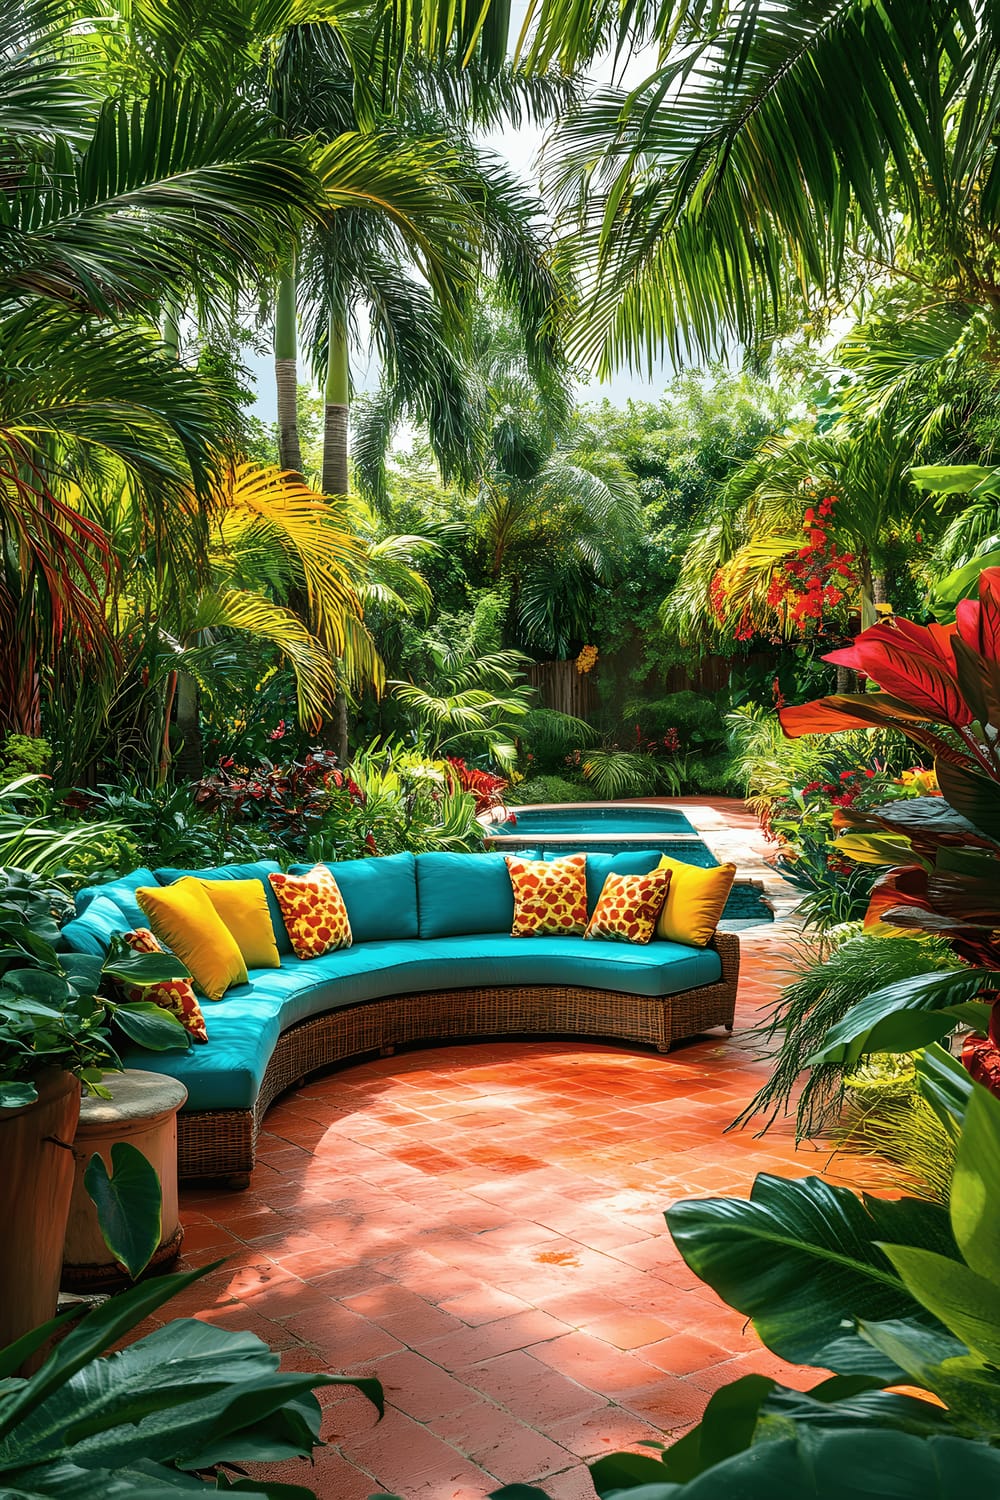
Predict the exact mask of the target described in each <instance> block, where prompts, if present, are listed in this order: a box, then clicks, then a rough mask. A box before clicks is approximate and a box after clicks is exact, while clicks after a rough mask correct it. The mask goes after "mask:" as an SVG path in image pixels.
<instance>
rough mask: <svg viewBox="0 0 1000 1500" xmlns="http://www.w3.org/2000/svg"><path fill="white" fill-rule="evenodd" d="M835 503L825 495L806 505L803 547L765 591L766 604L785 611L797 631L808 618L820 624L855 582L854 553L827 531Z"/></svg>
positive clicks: (831, 497)
mask: <svg viewBox="0 0 1000 1500" xmlns="http://www.w3.org/2000/svg"><path fill="white" fill-rule="evenodd" d="M836 505H837V501H836V498H835V497H834V496H833V495H828V496H827V497H826V499H824V500H821V501H820V502H819V505H818V506H816V507H813V506H809V508H808V510H807V511H806V513H805V516H804V517H803V521H802V529H803V531H804V532H805V533H806V543H805V546H803V547H800V548H799V549H798V551H797V552H793V553H790V554H789V556H788V557H786V558H785V559H784V562H783V563H782V565H781V567H780V568H779V569H776V570H775V573H774V576H773V577H772V579H771V583H770V587H769V588H768V591H767V602H768V604H769V605H770V606H771V607H772V609H777V610H782V609H783V610H785V611H787V616H788V619H789V620H790V622H791V623H792V624H793V625H794V626H795V628H796V629H797V630H798V631H799V633H800V634H804V633H805V631H806V629H807V628H808V625H809V623H810V621H813V622H815V623H816V624H817V625H818V624H820V623H821V622H822V620H823V618H824V615H825V614H826V613H827V612H828V611H829V610H831V609H835V608H836V607H837V605H839V604H842V603H843V601H844V590H845V588H847V587H850V586H851V585H852V584H856V583H857V575H856V574H855V572H854V567H853V563H854V554H853V553H851V552H841V551H840V550H839V549H838V547H837V544H836V543H835V542H834V541H833V540H832V539H831V537H830V536H829V534H828V531H827V528H828V527H829V526H830V524H831V523H832V521H833V514H834V510H835V509H836Z"/></svg>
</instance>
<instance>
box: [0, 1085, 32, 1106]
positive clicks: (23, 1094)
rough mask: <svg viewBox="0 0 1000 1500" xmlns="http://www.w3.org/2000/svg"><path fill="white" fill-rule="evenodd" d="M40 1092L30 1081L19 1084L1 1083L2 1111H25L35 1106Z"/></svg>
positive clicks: (0, 1100)
mask: <svg viewBox="0 0 1000 1500" xmlns="http://www.w3.org/2000/svg"><path fill="white" fill-rule="evenodd" d="M37 1098H38V1090H37V1089H36V1088H35V1085H34V1084H33V1083H32V1082H31V1080H30V1079H23V1080H22V1081H21V1082H19V1083H0V1109H24V1108H25V1106H26V1105H28V1104H34V1102H35V1100H36V1099H37Z"/></svg>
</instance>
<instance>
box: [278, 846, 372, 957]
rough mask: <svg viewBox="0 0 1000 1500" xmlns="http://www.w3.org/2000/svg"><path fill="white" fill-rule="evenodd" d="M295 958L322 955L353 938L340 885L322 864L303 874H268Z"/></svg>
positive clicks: (343, 946) (344, 945)
mask: <svg viewBox="0 0 1000 1500" xmlns="http://www.w3.org/2000/svg"><path fill="white" fill-rule="evenodd" d="M267 878H268V880H269V881H270V882H271V889H272V890H273V891H274V894H275V895H276V896H277V898H278V905H279V906H280V907H281V915H282V918H283V920H284V923H285V931H286V932H287V933H288V941H289V942H290V943H291V945H292V952H293V953H294V954H295V957H296V958H322V957H323V954H324V953H332V952H333V950H334V949H335V948H349V947H350V946H351V943H352V942H353V940H354V939H353V936H352V933H351V919H350V917H349V916H348V915H347V907H346V906H345V905H344V898H343V896H342V895H341V894H340V887H339V885H338V884H337V882H336V880H335V879H334V877H333V874H332V872H331V871H330V870H329V868H328V867H327V866H326V865H314V866H313V868H312V869H311V870H310V871H309V873H308V874H307V875H269V876H268V877H267Z"/></svg>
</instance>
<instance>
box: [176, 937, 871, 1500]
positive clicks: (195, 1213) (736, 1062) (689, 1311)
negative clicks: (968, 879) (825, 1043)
mask: <svg viewBox="0 0 1000 1500" xmlns="http://www.w3.org/2000/svg"><path fill="white" fill-rule="evenodd" d="M786 943H787V938H785V937H783V935H782V930H781V927H776V928H772V929H769V928H757V929H753V930H751V931H750V932H747V933H745V934H744V943H743V975H742V979H741V984H740V1004H739V1010H738V1017H737V1030H736V1033H735V1035H734V1036H733V1037H732V1038H731V1039H729V1040H725V1039H723V1038H721V1037H712V1038H708V1039H705V1040H702V1041H698V1042H695V1043H693V1044H691V1045H687V1046H684V1047H682V1048H679V1049H677V1050H676V1051H675V1052H673V1053H671V1054H670V1055H669V1056H666V1057H661V1056H659V1055H656V1054H653V1053H645V1052H636V1051H630V1050H628V1049H627V1048H624V1047H613V1046H600V1045H591V1044H587V1043H580V1042H571V1043H563V1042H524V1043H516V1042H515V1043H512V1042H505V1043H496V1044H489V1045H474V1046H450V1047H442V1048H435V1049H433V1050H425V1051H418V1052H410V1053H406V1054H403V1055H400V1056H397V1057H393V1058H387V1059H384V1060H380V1061H377V1062H370V1063H367V1064H364V1065H361V1066H355V1067H352V1068H350V1069H347V1070H345V1071H341V1072H338V1073H335V1074H332V1075H329V1076H327V1077H325V1078H323V1079H321V1080H318V1081H315V1082H312V1083H309V1084H308V1085H307V1086H306V1087H304V1088H302V1089H301V1090H300V1091H299V1092H298V1093H296V1094H294V1095H291V1096H290V1097H288V1098H287V1099H286V1100H285V1101H284V1102H282V1103H280V1104H278V1105H277V1106H276V1107H275V1108H274V1109H273V1110H272V1111H271V1112H270V1114H269V1115H268V1117H267V1128H266V1132H265V1134H264V1136H263V1139H262V1142H261V1146H262V1149H261V1153H260V1155H261V1164H260V1165H259V1166H258V1168H257V1170H256V1171H255V1173H254V1176H253V1182H252V1186H251V1188H250V1190H249V1191H247V1192H243V1193H229V1192H224V1191H220V1190H214V1189H207V1188H201V1189H194V1188H190V1189H187V1190H185V1191H184V1193H183V1195H182V1211H183V1221H184V1225H185V1231H186V1240H185V1248H184V1261H183V1263H182V1264H184V1265H187V1266H194V1265H204V1264H206V1263H207V1262H209V1261H214V1260H216V1259H219V1258H220V1257H223V1256H225V1257H226V1263H225V1265H224V1266H223V1267H222V1268H220V1269H218V1270H215V1271H213V1272H212V1273H211V1274H210V1275H209V1276H208V1277H207V1278H206V1279H204V1280H203V1281H201V1282H199V1283H198V1284H197V1285H196V1286H195V1287H194V1288H193V1289H192V1290H190V1291H189V1292H188V1293H187V1294H186V1295H185V1296H184V1297H182V1298H179V1299H178V1300H177V1301H176V1302H175V1303H173V1304H171V1308H170V1311H171V1313H172V1314H173V1315H179V1314H184V1315H191V1314H196V1315H197V1316H198V1317H200V1318H203V1319H205V1320H207V1321H209V1322H212V1323H215V1324H218V1325H219V1326H221V1327H226V1328H231V1329H249V1330H251V1331H252V1332H254V1333H257V1334H259V1335H260V1337H261V1338H263V1339H264V1340H266V1341H267V1342H268V1343H269V1344H270V1345H271V1347H272V1348H274V1349H276V1350H282V1351H284V1353H283V1359H284V1362H285V1364H286V1365H287V1367H288V1368H290V1369H296V1370H317V1371H319V1370H333V1371H346V1372H350V1373H352V1374H353V1373H364V1374H366V1375H370V1374H375V1375H377V1376H378V1377H379V1378H380V1379H381V1381H382V1383H383V1385H384V1387H385V1391H386V1397H387V1402H388V1406H387V1412H386V1416H385V1419H384V1420H383V1421H382V1422H381V1423H377V1422H376V1418H375V1412H374V1410H373V1408H372V1407H371V1406H369V1405H368V1403H367V1402H366V1401H365V1400H364V1399H363V1398H362V1397H361V1396H360V1395H358V1394H357V1393H356V1392H354V1391H351V1390H346V1389H342V1388H332V1389H330V1390H328V1391H325V1392H323V1393H321V1400H322V1401H323V1404H324V1406H325V1407H326V1420H325V1423H324V1433H323V1435H324V1437H325V1439H326V1441H327V1443H328V1445H329V1446H327V1447H325V1448H323V1449H321V1450H319V1452H318V1454H317V1458H316V1463H315V1467H313V1468H309V1467H308V1466H307V1465H306V1464H302V1465H301V1466H297V1465H294V1464H293V1465H290V1466H288V1465H285V1466H281V1468H280V1469H278V1470H275V1471H274V1477H275V1478H277V1477H279V1476H280V1477H282V1478H285V1479H287V1480H289V1481H293V1482H299V1483H305V1484H311V1485H312V1486H313V1488H314V1489H315V1491H316V1493H317V1495H319V1496H320V1497H322V1500H364V1497H366V1496H368V1495H370V1494H372V1493H374V1492H377V1491H384V1490H389V1491H394V1492H398V1493H399V1494H401V1495H403V1496H404V1497H405V1500H482V1497H484V1496H486V1495H487V1494H488V1493H489V1492H490V1491H491V1490H493V1489H496V1488H497V1487H498V1485H499V1484H500V1483H511V1482H513V1481H518V1480H519V1481H535V1482H539V1483H543V1484H544V1487H545V1488H546V1489H547V1491H548V1492H549V1494H550V1495H551V1496H553V1497H554V1500H582V1497H588V1500H590V1497H592V1496H593V1487H592V1485H591V1484H590V1481H589V1479H588V1477H587V1474H586V1469H585V1467H584V1461H585V1460H587V1459H592V1458H593V1457H595V1456H597V1455H599V1454H601V1453H604V1452H609V1451H613V1450H614V1449H616V1448H622V1447H632V1446H635V1445H636V1444H637V1443H639V1442H641V1441H642V1440H643V1439H649V1438H654V1439H655V1438H660V1437H662V1436H663V1435H664V1434H669V1435H672V1436H677V1435H679V1434H680V1433H681V1432H683V1431H684V1430H685V1429H686V1428H687V1427H689V1426H690V1425H691V1423H692V1422H693V1421H695V1420H696V1419H697V1417H698V1416H699V1414H700V1412H701V1411H702V1409H703V1407H704V1404H705V1401H706V1400H707V1397H708V1395H709V1393H710V1392H712V1391H713V1390H715V1389H716V1388H717V1387H718V1386H719V1385H721V1384H723V1383H724V1382H726V1381H728V1380H730V1379H733V1378H735V1377H736V1376H738V1375H740V1374H744V1373H747V1372H749V1371H750V1370H755V1371H759V1372H762V1373H766V1374H775V1375H781V1377H782V1378H783V1379H784V1380H786V1381H787V1382H788V1383H789V1384H792V1385H799V1384H809V1383H810V1382H811V1381H812V1380H813V1379H814V1378H815V1377H814V1375H813V1374H812V1372H806V1371H801V1370H797V1369H795V1368H793V1367H790V1366H786V1365H783V1364H782V1362H781V1361H779V1360H777V1359H776V1358H774V1356H772V1355H770V1354H768V1353H767V1352H766V1351H764V1350H762V1348H761V1346H760V1345H759V1343H758V1341H757V1340H756V1338H755V1336H754V1334H753V1333H752V1331H751V1330H749V1329H747V1328H745V1327H744V1325H743V1320H742V1319H741V1317H740V1316H739V1315H738V1314H737V1313H735V1312H733V1311H731V1310H730V1309H728V1308H727V1307H725V1306H724V1305H723V1304H722V1303H721V1302H719V1301H718V1299H717V1298H716V1297H715V1296H714V1294H713V1293H712V1292H710V1291H709V1290H708V1288H707V1287H705V1286H703V1285H702V1284H701V1283H699V1282H698V1281H697V1280H696V1279H695V1277H694V1276H693V1275H692V1274H691V1273H690V1272H689V1271H688V1269H687V1267H686V1266H685V1265H684V1263H683V1262H682V1261H681V1259H680V1257H679V1255H678V1254H677V1252H676V1250H675V1249H674V1247H673V1245H672V1242H671V1240H670V1237H669V1235H668V1233H667V1231H666V1227H665V1224H664V1220H663V1210H664V1209H665V1208H666V1207H667V1206H668V1205H669V1204H670V1203H672V1202H674V1201H675V1200H676V1199H678V1198H684V1197H692V1196H706V1195H712V1194H745V1193H746V1192H747V1190H748V1188H749V1186H750V1183H751V1181H752V1180H753V1177H754V1175H755V1174H756V1173H757V1172H760V1171H779V1172H783V1173H785V1174H786V1175H803V1174H805V1173H807V1172H812V1171H818V1170H821V1169H823V1168H824V1167H825V1166H826V1164H827V1155H826V1153H825V1152H817V1151H815V1150H800V1151H796V1150H795V1148H794V1145H793V1143H792V1141H791V1138H790V1135H789V1133H788V1131H787V1130H774V1131H772V1132H770V1133H769V1134H768V1135H767V1136H766V1137H765V1138H764V1139H763V1140H755V1139H754V1138H753V1137H752V1136H751V1135H749V1134H747V1133H746V1132H743V1133H735V1134H732V1135H724V1134H723V1132H724V1130H725V1127H726V1126H727V1125H728V1124H729V1122H730V1121H731V1120H732V1118H733V1116H734V1115H735V1114H736V1113H738V1111H739V1109H740V1107H741V1105H742V1104H743V1103H744V1102H745V1101H746V1100H747V1099H748V1098H749V1097H750V1095H751V1094H752V1093H753V1092H754V1091H755V1089H756V1088H757V1087H758V1086H759V1084H760V1082H761V1080H762V1078H763V1077H764V1076H765V1075H766V1071H767V1070H766V1064H764V1063H762V1062H761V1061H760V1060H758V1059H756V1058H755V1057H754V1056H753V1053H752V1050H751V1048H750V1047H749V1045H748V1043H747V1042H746V1040H745V1039H741V1036H742V1033H743V1032H745V1029H746V1027H747V1026H748V1025H749V1024H750V1023H751V1022H752V1020H753V1018H754V1012H755V1011H756V1010H757V1008H758V1007H759V1006H760V1005H761V1004H762V1003H763V1002H765V1001H766V1000H768V999H769V998H770V997H771V995H772V994H773V993H774V989H775V986H776V985H777V984H778V983H779V982H780V975H781V971H782V967H783V963H784V953H785V945H786ZM843 1173H844V1164H843V1162H841V1163H840V1164H839V1169H838V1175H839V1176H842V1175H843Z"/></svg>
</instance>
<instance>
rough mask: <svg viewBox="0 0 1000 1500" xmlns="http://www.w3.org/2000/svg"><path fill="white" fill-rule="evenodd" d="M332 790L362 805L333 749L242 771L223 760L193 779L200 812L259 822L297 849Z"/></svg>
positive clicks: (320, 815) (361, 795)
mask: <svg viewBox="0 0 1000 1500" xmlns="http://www.w3.org/2000/svg"><path fill="white" fill-rule="evenodd" d="M338 793H340V794H342V795H343V796H344V797H346V798H347V799H348V800H349V801H350V802H351V803H353V804H355V805H357V806H361V805H363V804H364V800H365V798H364V793H363V792H362V791H361V789H360V787H358V786H357V784H356V783H355V782H354V781H352V780H351V778H350V777H349V776H347V775H345V774H344V772H343V771H341V770H340V769H339V767H338V765H337V757H336V756H335V755H334V753H333V751H332V750H319V749H315V750H310V751H308V752H307V753H306V755H305V756H304V757H303V758H302V760H296V761H289V762H287V763H286V764H284V765H274V764H272V763H271V762H270V761H265V762H263V763H262V764H261V765H259V766H254V767H252V768H251V769H250V770H247V771H244V770H242V769H239V770H238V769H236V768H235V767H234V764H233V761H232V760H227V761H224V762H223V763H222V765H220V767H219V769H218V770H217V771H213V772H211V773H210V774H209V775H208V776H205V777H203V778H202V780H201V781H199V782H198V783H197V784H196V786H195V794H194V800H195V805H196V806H197V807H200V808H202V809H203V810H204V811H205V812H216V811H219V810H221V811H223V812H224V813H225V814H226V815H227V817H228V818H229V820H230V821H231V822H234V823H257V824H261V825H263V826H264V827H266V828H268V829H269V830H270V832H271V833H273V834H274V835H275V836H276V837H278V838H280V839H281V840H282V842H283V843H285V844H287V845H288V846H289V847H290V848H292V849H299V850H301V849H302V848H304V845H305V843H306V841H307V839H308V837H309V835H310V834H311V833H312V832H313V830H314V829H315V827H316V826H317V824H318V823H319V821H320V820H321V819H322V818H323V816H324V815H325V813H326V811H327V809H328V808H329V805H330V802H331V799H332V798H334V797H336V796H337V794H338Z"/></svg>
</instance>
